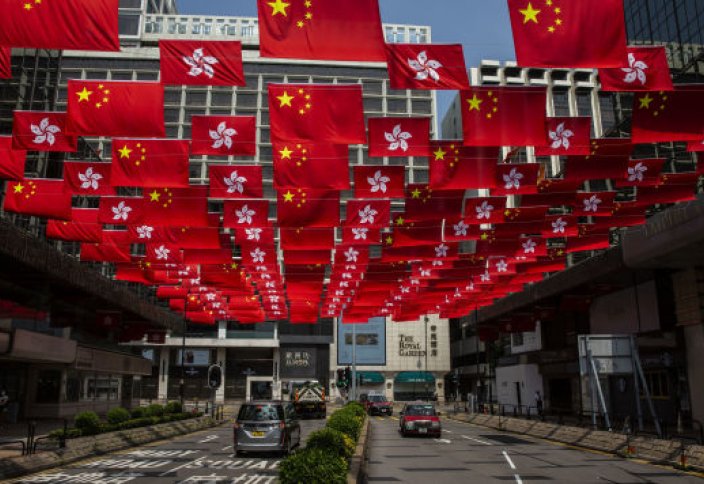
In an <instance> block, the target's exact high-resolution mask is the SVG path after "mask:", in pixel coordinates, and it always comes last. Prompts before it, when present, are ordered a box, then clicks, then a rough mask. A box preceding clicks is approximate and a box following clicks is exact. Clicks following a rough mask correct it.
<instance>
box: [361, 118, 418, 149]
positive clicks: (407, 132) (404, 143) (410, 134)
mask: <svg viewBox="0 0 704 484" xmlns="http://www.w3.org/2000/svg"><path fill="white" fill-rule="evenodd" d="M429 144H430V118H370V119H369V156H390V157H404V156H428V155H429V154H430V146H429Z"/></svg>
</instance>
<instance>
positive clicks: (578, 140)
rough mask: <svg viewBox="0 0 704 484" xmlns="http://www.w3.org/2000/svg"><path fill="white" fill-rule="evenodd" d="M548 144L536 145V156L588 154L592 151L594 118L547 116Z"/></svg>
mask: <svg viewBox="0 0 704 484" xmlns="http://www.w3.org/2000/svg"><path fill="white" fill-rule="evenodd" d="M545 127H546V130H547V140H546V141H547V144H545V145H544V146H536V147H535V156H553V155H554V156H566V155H588V154H590V153H591V139H590V136H591V128H592V118H590V117H581V118H569V117H561V118H547V119H546V120H545Z"/></svg>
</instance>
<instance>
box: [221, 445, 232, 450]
mask: <svg viewBox="0 0 704 484" xmlns="http://www.w3.org/2000/svg"><path fill="white" fill-rule="evenodd" d="M231 448H232V446H231V445H228V446H226V447H223V448H222V450H230V449H231Z"/></svg>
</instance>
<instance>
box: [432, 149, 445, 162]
mask: <svg viewBox="0 0 704 484" xmlns="http://www.w3.org/2000/svg"><path fill="white" fill-rule="evenodd" d="M433 154H434V155H435V160H436V161H437V160H444V159H445V155H446V154H447V152H446V151H443V150H442V146H440V147H439V148H438V150H437V151H436V152H435V153H433Z"/></svg>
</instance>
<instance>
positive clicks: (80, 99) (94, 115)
mask: <svg viewBox="0 0 704 484" xmlns="http://www.w3.org/2000/svg"><path fill="white" fill-rule="evenodd" d="M67 95H68V109H67V112H68V122H67V125H66V130H67V131H68V132H69V133H71V134H78V135H93V136H133V137H146V138H152V137H153V138H163V137H164V136H166V132H165V128H164V87H163V86H162V85H161V84H159V83H157V82H137V81H124V82H120V81H83V80H78V79H69V81H68V94H67Z"/></svg>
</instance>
